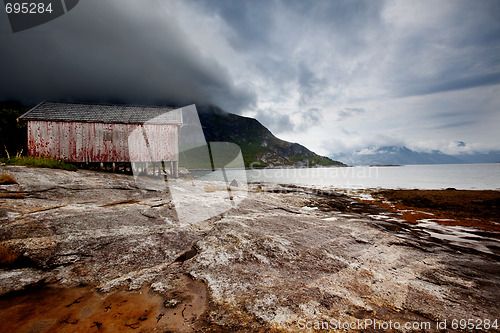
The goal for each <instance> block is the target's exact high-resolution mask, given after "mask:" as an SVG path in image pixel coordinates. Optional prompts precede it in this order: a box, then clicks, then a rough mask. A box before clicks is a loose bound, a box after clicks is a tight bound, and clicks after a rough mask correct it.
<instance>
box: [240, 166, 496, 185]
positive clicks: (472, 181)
mask: <svg viewBox="0 0 500 333" xmlns="http://www.w3.org/2000/svg"><path fill="white" fill-rule="evenodd" d="M247 179H248V181H250V182H267V183H279V184H296V185H306V186H315V187H334V188H347V189H351V188H352V189H357V188H358V189H362V188H387V189H398V188H400V189H445V188H456V189H464V190H500V163H488V164H432V165H403V166H374V167H368V166H363V167H344V168H341V167H335V168H302V169H292V168H289V169H252V170H247Z"/></svg>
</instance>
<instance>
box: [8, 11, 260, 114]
mask: <svg viewBox="0 0 500 333" xmlns="http://www.w3.org/2000/svg"><path fill="white" fill-rule="evenodd" d="M141 3H142V2H136V3H133V2H128V1H127V2H125V1H85V2H81V3H80V4H79V6H78V7H77V8H75V9H74V10H73V11H71V12H70V13H68V14H66V15H64V16H63V17H61V18H59V19H56V20H55V21H52V22H50V23H48V24H45V25H43V26H40V27H37V28H34V29H31V30H27V31H24V32H20V33H16V34H12V32H10V30H9V27H8V24H7V22H5V20H4V19H5V17H2V22H1V26H0V29H1V30H0V38H1V40H2V46H5V47H2V52H1V53H0V72H1V73H2V75H1V76H0V86H1V87H2V89H1V91H0V99H18V100H22V101H23V102H25V103H37V102H39V101H41V100H44V99H58V100H60V99H63V100H64V99H71V100H86V101H101V102H126V103H139V104H153V103H158V104H164V103H168V104H185V103H192V102H198V103H199V102H212V103H216V104H218V105H219V106H221V107H223V108H225V109H226V110H227V111H232V112H239V111H240V110H241V109H242V108H244V107H248V106H249V105H252V104H253V103H255V98H256V97H255V95H254V93H253V92H252V91H251V90H248V89H242V88H239V87H236V86H235V85H234V84H233V82H232V78H231V77H230V75H229V74H228V72H227V69H226V68H224V66H223V65H222V64H220V63H219V62H218V61H217V60H216V59H214V58H210V57H207V56H203V55H202V54H201V52H200V50H199V49H198V48H197V47H196V45H193V44H191V43H190V39H189V36H187V35H185V33H184V32H183V31H182V30H181V29H180V28H179V25H178V23H177V22H176V18H175V15H174V14H173V13H168V12H164V11H162V8H161V6H160V5H159V4H158V3H156V2H148V3H147V6H146V5H144V6H141Z"/></svg>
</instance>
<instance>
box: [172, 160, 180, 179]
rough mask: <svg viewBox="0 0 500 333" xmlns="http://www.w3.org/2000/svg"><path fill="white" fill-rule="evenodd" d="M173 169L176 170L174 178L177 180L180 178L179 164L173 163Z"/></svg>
mask: <svg viewBox="0 0 500 333" xmlns="http://www.w3.org/2000/svg"><path fill="white" fill-rule="evenodd" d="M173 168H174V170H173V175H174V178H176V179H177V178H179V162H177V161H174V162H173Z"/></svg>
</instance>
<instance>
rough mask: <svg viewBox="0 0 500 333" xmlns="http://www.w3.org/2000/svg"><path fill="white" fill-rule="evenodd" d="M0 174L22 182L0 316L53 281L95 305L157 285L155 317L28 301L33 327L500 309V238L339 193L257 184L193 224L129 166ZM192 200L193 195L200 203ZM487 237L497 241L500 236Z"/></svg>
mask: <svg viewBox="0 0 500 333" xmlns="http://www.w3.org/2000/svg"><path fill="white" fill-rule="evenodd" d="M1 172H7V173H9V174H11V175H13V176H14V177H15V178H16V179H17V181H18V183H19V185H17V186H12V185H0V193H1V194H3V196H2V199H0V200H1V201H0V247H1V249H3V250H2V251H4V252H5V251H11V252H12V253H15V255H16V256H17V259H16V260H15V261H14V262H12V263H5V262H2V266H1V269H0V293H1V294H2V295H3V296H1V298H0V303H1V305H2V309H1V310H0V322H2V321H4V320H6V318H9V317H8V316H12V313H11V312H9V311H14V310H13V309H14V305H15V304H17V303H16V302H19V301H20V297H25V296H22V295H25V294H22V293H23V292H24V293H28V294H29V293H34V294H36V295H39V294H40V293H41V291H40V290H42V289H43V290H47V292H46V293H45V294H43V295H49V294H50V295H52V294H51V293H50V292H49V290H53V288H63V289H64V290H68V291H67V292H65V295H66V294H67V295H69V296H68V299H69V298H71V297H73V295H76V293H79V294H78V295H80V294H81V295H84V296H85V295H89V296H88V299H89V302H91V301H90V300H93V301H92V302H93V303H92V304H94V305H92V306H90V305H89V309H90V310H88V311H90V312H91V313H96V312H95V309H96V308H95V307H98V306H106V305H105V304H104V303H102V302H101V303H99V302H100V301H98V299H101V298H102V297H106V298H105V299H110V300H112V299H114V298H113V297H115V298H116V302H117V303H116V304H120V303H119V299H121V300H120V302H123V298H124V297H126V295H127V294H126V293H137V291H141V293H142V291H144V292H146V291H145V290H147V292H148V293H153V294H154V295H155V296H154V297H153V296H151V297H149V298H147V299H146V300H144V299H142V298H140V297H142V296H139V295H138V294H130V295H131V296H130V297H132V298H131V299H141V302H146V303H147V304H148V306H150V305H151V304H158V305H157V307H156V305H155V306H154V309H153V308H151V309H153V310H154V311H153V310H151V311H153V312H154V313H155V316H154V318H153V317H152V316H142V317H141V316H140V314H137V318H146V319H144V320H142V321H141V320H139V319H137V320H135V319H134V320H135V321H134V320H132V319H130V318H128V317H127V318H123V320H122V321H121V322H112V321H110V319H109V317H107V319H105V320H104V319H103V320H102V321H101V320H100V319H93V320H95V321H94V322H90V321H88V320H87V321H86V319H85V318H86V317H85V316H83V315H82V313H83V312H82V311H83V310H82V309H83V308H82V309H80V310H78V311H80V312H78V313H79V315H78V316H80V317H78V316H77V314H71V313H69V314H68V313H66V314H65V315H66V316H70V317H71V316H72V315H73V316H77V317H71V318H73V319H71V320H69V319H67V320H66V321H64V320H62V319H60V318H55V317H54V318H52V317H50V318H52V319H51V320H52V321H50V320H48V319H46V318H45V319H44V317H43V315H40V314H39V313H38V315H37V314H35V313H34V312H30V311H29V310H26V313H25V314H24V315H25V317H24V318H28V319H27V320H28V321H29V320H31V321H32V325H35V324H36V325H42V324H43V325H45V326H43V325H42V326H43V327H44V328H43V329H41V330H40V331H44V330H47V331H50V329H51V327H52V329H56V328H57V329H59V328H60V325H62V324H61V323H63V324H64V325H66V322H67V325H74V326H72V327H74V328H77V327H79V326H78V325H95V326H94V327H97V328H98V327H101V326H99V325H97V324H95V322H98V323H100V324H101V325H103V326H102V327H106V325H115V326H113V327H119V325H122V326H123V327H124V328H126V327H125V326H127V325H128V326H127V327H129V328H130V327H132V328H134V327H135V329H138V328H139V329H142V331H149V330H152V327H157V328H162V329H165V330H166V329H169V330H173V331H175V330H177V331H180V332H189V331H197V330H198V331H200V330H201V331H204V330H205V331H214V332H218V331H241V332H246V331H262V332H266V331H276V332H278V331H297V330H300V329H301V328H304V327H305V325H306V324H307V325H309V326H307V327H312V328H318V327H319V326H318V327H315V326H313V324H314V323H317V324H318V325H320V324H322V323H323V324H324V323H328V324H329V325H333V323H338V321H341V322H348V323H349V322H355V321H357V320H366V319H371V320H379V321H381V322H384V321H385V322H388V321H392V322H399V323H405V322H430V323H432V329H431V330H434V329H435V325H436V322H437V321H444V320H447V322H448V328H450V326H449V325H450V322H451V320H453V319H459V320H460V319H466V320H467V319H474V320H479V319H480V320H484V319H489V320H492V321H493V320H495V319H500V318H498V317H499V311H498V309H500V298H499V297H498V292H499V291H500V261H499V258H500V251H499V250H500V246H497V247H496V248H495V246H490V247H489V248H488V249H486V247H485V249H486V250H484V251H481V248H479V250H478V248H477V247H476V248H470V247H468V246H467V244H463V246H459V245H457V244H455V243H453V244H449V243H447V242H446V241H445V240H442V239H436V238H434V237H432V235H431V234H430V233H428V232H426V231H425V229H422V228H417V227H414V226H412V225H408V224H406V223H405V222H404V221H401V220H397V219H394V218H391V219H389V218H386V217H384V216H383V212H382V211H381V210H380V209H379V208H377V207H373V206H370V205H367V204H362V203H360V202H358V201H356V200H355V199H353V198H350V197H348V196H346V195H343V194H339V193H335V192H329V191H317V190H314V189H308V188H305V187H296V186H286V185H282V186H273V187H271V186H269V185H261V184H251V185H249V187H248V196H247V197H246V199H244V200H243V201H241V202H240V203H239V204H238V205H236V206H235V207H234V208H232V209H230V210H229V211H226V212H224V213H222V214H219V215H217V216H213V217H212V218H210V219H207V220H204V221H201V222H196V223H193V224H188V225H186V224H182V223H180V222H179V220H178V218H177V214H176V212H175V209H174V205H173V203H172V200H171V197H170V194H169V192H168V190H166V191H151V190H144V189H141V188H138V187H137V186H136V185H135V182H134V179H133V177H132V176H127V175H115V174H108V173H99V172H91V171H84V170H80V171H77V172H70V171H61V170H50V169H36V168H26V167H10V166H9V167H2V170H1ZM173 182H175V180H173ZM14 192H15V193H22V194H23V195H22V196H17V197H15V198H14V197H13V196H12V193H14ZM6 194H8V195H6ZM187 200H189V199H187ZM191 200H192V203H191V202H187V203H186V205H189V204H192V205H196V204H199V202H198V201H199V198H197V197H196V196H194V195H193V198H192V199H191ZM203 204H209V203H206V202H205V203H203ZM377 214H381V215H377ZM488 240H489V242H490V243H491V242H496V243H495V244H497V245H499V244H500V236H499V235H497V234H494V233H490V234H489V237H488ZM82 286H88V289H81V288H82ZM44 288H45V289H44ZM50 288H52V289H50ZM74 288H80V289H74ZM86 288H87V287H86ZM70 290H73V292H69V291H70ZM20 293H21V294H20ZM96 293H97V294H96ZM96 295H104V296H99V297H101V298H96V297H97V296H96ZM106 295H107V296H106ZM84 296H82V297H84ZM46 297H49V296H46ZM120 297H121V298H120ZM134 297H135V298H134ZM42 298H43V297H42V296H40V299H42ZM158 299H161V300H162V301H161V302H159V301H158ZM113 302H115V301H110V305H109V306H111V307H113V306H115V303H113ZM152 302H153V303H152ZM146 303H145V304H146ZM89 304H90V303H89ZM59 305H60V306H61V309H66V308H65V306H66V305H67V304H63V301H61V304H59ZM39 306H42V305H39ZM53 306H57V305H53ZM76 308H77V306H75V309H76ZM148 309H149V308H148ZM130 311H132V310H130ZM138 311H139V310H138ZM63 312H64V311H63ZM90 312H89V313H90ZM61 313H62V312H61ZM134 315H135V314H134ZM47 316H56V314H52V313H51V314H50V315H48V314H47ZM95 316H97V315H95ZM103 316H104V314H103ZM70 317H68V318H70ZM50 318H49V319H50ZM89 318H90V317H89ZM92 318H94V317H92ZM95 318H97V317H95ZM117 318H118V317H117ZM176 318H180V319H176ZM77 319H78V320H77ZM25 320H26V319H25ZM44 320H45V321H44ZM47 320H48V321H47ZM117 320H118V319H117ZM120 320H121V319H120ZM154 320H157V321H156V323H155V322H154ZM75 321H76V322H75ZM136 322H137V323H136ZM71 323H73V324H71ZM11 324H12V323H11ZM56 324H57V325H59V326H53V325H56ZM136 324H137V325H136ZM12 325H13V326H12V327H13V329H16V327H17V326H16V325H15V324H12ZM23 325H25V326H23V327H24V328H23V329H27V327H28V326H26V325H27V324H26V323H25V324H23ZM51 325H52V326H51ZM117 325H118V326H117ZM130 325H132V326H130ZM30 327H31V326H30ZM32 327H35V326H32ZM82 327H87V326H82ZM332 327H333V326H330V327H329V328H332ZM323 328H324V327H323ZM18 329H19V328H18ZM80 329H81V327H80ZM319 329H321V328H319ZM370 329H371V328H370V327H366V328H364V329H360V330H361V331H369V330H370ZM21 331H22V329H21ZM403 331H404V330H403ZM407 331H411V330H407Z"/></svg>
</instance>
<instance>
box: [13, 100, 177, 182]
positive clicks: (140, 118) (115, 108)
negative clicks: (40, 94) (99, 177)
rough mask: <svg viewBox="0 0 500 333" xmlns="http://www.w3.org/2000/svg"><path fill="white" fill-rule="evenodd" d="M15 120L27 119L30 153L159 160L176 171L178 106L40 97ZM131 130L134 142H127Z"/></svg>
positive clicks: (85, 159)
mask: <svg viewBox="0 0 500 333" xmlns="http://www.w3.org/2000/svg"><path fill="white" fill-rule="evenodd" d="M19 119H23V120H26V121H27V123H28V124H27V125H28V126H27V127H28V152H29V154H30V155H32V156H49V157H52V158H55V159H60V160H65V161H70V162H85V163H91V162H100V163H103V162H132V163H133V162H161V161H165V162H172V163H171V164H172V171H173V172H174V174H175V176H176V175H177V165H178V153H179V134H180V128H181V126H182V112H181V109H177V108H172V107H151V106H128V105H115V104H85V103H61V102H48V101H45V102H42V103H40V104H38V105H37V106H35V107H34V108H32V109H31V110H30V111H28V112H26V113H25V114H23V115H22V116H21V117H19ZM131 134H132V135H133V136H134V137H139V139H140V140H129V137H130V135H131ZM142 138H143V139H142ZM144 144H145V145H144Z"/></svg>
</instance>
